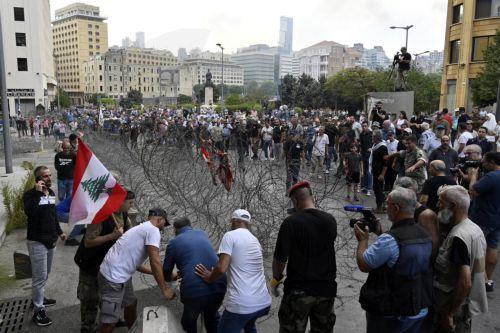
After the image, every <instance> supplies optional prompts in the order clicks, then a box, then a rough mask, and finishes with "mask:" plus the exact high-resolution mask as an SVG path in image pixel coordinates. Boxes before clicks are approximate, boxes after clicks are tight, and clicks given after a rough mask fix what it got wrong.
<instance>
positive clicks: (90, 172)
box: [69, 139, 127, 224]
mask: <svg viewBox="0 0 500 333" xmlns="http://www.w3.org/2000/svg"><path fill="white" fill-rule="evenodd" d="M126 195H127V192H126V191H125V190H124V189H123V188H122V187H121V186H120V184H118V182H117V181H116V180H115V178H114V177H113V175H112V174H111V173H110V172H109V171H108V170H107V169H106V168H105V167H104V165H103V164H102V163H101V161H99V160H98V159H97V157H96V156H95V155H94V154H93V153H92V152H91V151H90V149H89V148H88V147H87V146H86V145H85V144H84V143H83V141H82V140H80V139H78V152H77V154H76V165H75V172H74V181H73V200H72V201H71V207H70V210H69V223H70V224H91V223H92V224H97V223H100V222H103V221H104V220H106V219H107V218H108V217H109V216H110V215H111V214H112V213H113V212H115V211H117V210H118V208H120V206H121V204H122V203H123V201H124V200H125V197H126Z"/></svg>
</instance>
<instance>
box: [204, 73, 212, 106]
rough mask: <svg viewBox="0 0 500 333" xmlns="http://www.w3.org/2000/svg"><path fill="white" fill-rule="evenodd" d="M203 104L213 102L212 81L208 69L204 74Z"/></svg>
mask: <svg viewBox="0 0 500 333" xmlns="http://www.w3.org/2000/svg"><path fill="white" fill-rule="evenodd" d="M203 104H205V105H212V104H214V88H213V83H212V73H210V69H209V70H208V72H207V74H206V75H205V102H204V103H203Z"/></svg>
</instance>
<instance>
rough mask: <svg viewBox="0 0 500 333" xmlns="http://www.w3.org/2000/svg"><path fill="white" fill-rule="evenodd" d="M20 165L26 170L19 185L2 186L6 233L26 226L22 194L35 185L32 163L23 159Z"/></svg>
mask: <svg viewBox="0 0 500 333" xmlns="http://www.w3.org/2000/svg"><path fill="white" fill-rule="evenodd" d="M21 167H23V168H24V169H25V170H26V175H25V176H24V178H23V180H22V183H21V186H19V187H18V188H13V187H12V186H10V185H4V186H3V187H2V196H3V204H4V206H5V211H6V213H7V225H6V226H5V232H6V233H7V235H8V234H9V233H11V232H12V231H13V230H16V229H23V228H26V225H27V217H26V214H24V207H23V194H24V192H26V191H28V190H29V189H31V188H33V186H35V176H34V175H33V164H31V163H29V162H26V161H24V162H23V163H21Z"/></svg>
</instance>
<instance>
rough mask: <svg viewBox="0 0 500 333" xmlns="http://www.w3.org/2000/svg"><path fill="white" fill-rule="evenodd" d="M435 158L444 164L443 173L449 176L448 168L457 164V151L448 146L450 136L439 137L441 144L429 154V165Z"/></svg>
mask: <svg viewBox="0 0 500 333" xmlns="http://www.w3.org/2000/svg"><path fill="white" fill-rule="evenodd" d="M437 160H439V161H443V163H444V164H445V171H444V173H445V175H446V176H451V171H450V169H451V168H454V167H455V166H456V165H457V164H458V153H457V152H456V151H455V150H454V149H453V148H451V147H450V137H449V136H447V135H443V137H441V146H439V147H437V148H436V149H434V150H433V151H432V153H431V154H430V155H429V165H430V164H431V163H432V162H433V161H437Z"/></svg>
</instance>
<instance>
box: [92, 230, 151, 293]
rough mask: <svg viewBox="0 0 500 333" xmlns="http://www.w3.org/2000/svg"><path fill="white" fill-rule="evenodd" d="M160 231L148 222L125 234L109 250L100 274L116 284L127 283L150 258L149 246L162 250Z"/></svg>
mask: <svg viewBox="0 0 500 333" xmlns="http://www.w3.org/2000/svg"><path fill="white" fill-rule="evenodd" d="M160 241H161V235H160V230H159V229H158V228H157V227H155V226H154V225H153V224H151V222H149V221H147V222H144V223H141V224H139V225H138V226H136V227H133V228H132V229H130V230H128V231H127V232H126V233H124V234H123V235H122V236H121V237H120V238H118V240H117V241H116V243H115V244H114V245H113V247H111V249H109V251H108V253H107V254H106V257H104V260H103V262H102V264H101V269H100V272H101V274H102V275H103V276H104V277H105V278H106V280H108V281H110V282H114V283H125V282H127V281H128V280H129V279H130V278H131V277H132V275H134V272H135V271H136V270H137V268H139V267H140V266H141V265H142V264H143V263H144V261H145V260H146V259H147V257H148V252H147V250H146V246H147V245H151V246H154V247H157V248H158V249H159V248H160Z"/></svg>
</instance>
